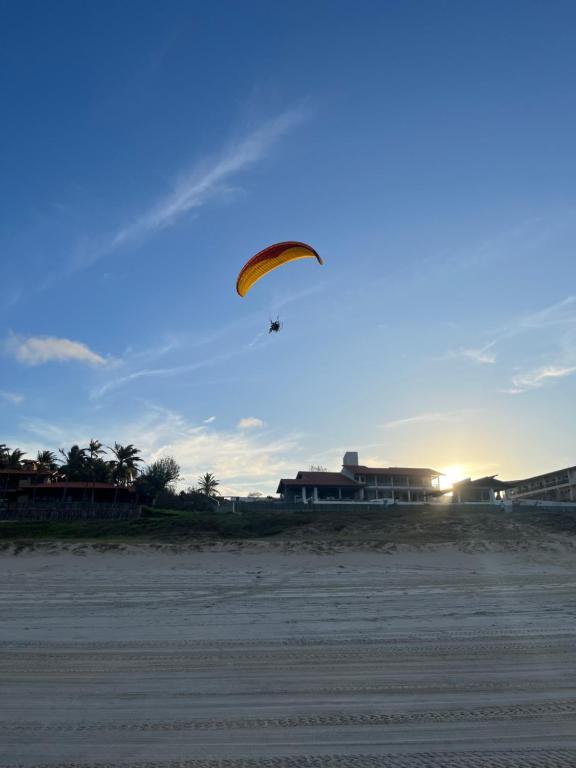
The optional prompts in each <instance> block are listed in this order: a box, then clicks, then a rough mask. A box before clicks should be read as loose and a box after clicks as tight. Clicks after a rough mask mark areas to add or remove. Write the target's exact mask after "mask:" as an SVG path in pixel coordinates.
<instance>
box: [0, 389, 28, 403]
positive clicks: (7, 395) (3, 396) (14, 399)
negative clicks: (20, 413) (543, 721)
mask: <svg viewBox="0 0 576 768" xmlns="http://www.w3.org/2000/svg"><path fill="white" fill-rule="evenodd" d="M0 400H5V401H6V402H7V403H12V405H20V403H23V402H24V395H20V394H18V392H7V391H6V390H5V389H0Z"/></svg>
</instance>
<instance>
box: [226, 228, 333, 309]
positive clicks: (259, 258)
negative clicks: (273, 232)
mask: <svg viewBox="0 0 576 768" xmlns="http://www.w3.org/2000/svg"><path fill="white" fill-rule="evenodd" d="M298 259H317V261H318V263H319V264H324V262H323V261H322V259H321V258H320V255H319V254H318V253H317V252H316V251H315V250H314V248H312V246H310V245H306V243H299V242H297V241H295V240H294V241H293V240H289V241H288V242H285V243H276V245H270V246H268V248H264V250H263V251H260V253H257V254H256V256H253V257H252V258H251V259H250V260H249V261H248V262H246V264H245V265H244V266H243V267H242V269H241V270H240V274H239V275H238V280H237V281H236V290H237V291H238V293H239V294H240V296H246V294H247V293H248V291H249V290H250V288H252V286H253V285H254V283H256V282H257V281H258V280H260V278H261V277H264V275H267V274H268V272H271V271H272V270H273V269H277V268H278V267H281V266H282V265H283V264H288V262H290V261H297V260H298Z"/></svg>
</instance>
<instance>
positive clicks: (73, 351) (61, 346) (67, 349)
mask: <svg viewBox="0 0 576 768" xmlns="http://www.w3.org/2000/svg"><path fill="white" fill-rule="evenodd" d="M5 347H6V349H7V351H8V352H9V353H10V354H12V355H13V357H15V358H16V360H18V362H19V363H24V364H25V365H42V364H43V363H49V362H52V361H57V362H63V361H65V360H76V361H78V362H81V363H87V364H89V365H104V364H105V362H106V361H105V359H104V358H103V357H102V356H101V355H99V354H97V353H96V352H94V351H92V350H91V349H90V348H89V347H87V346H86V344H82V342H80V341H72V340H71V339H58V338H56V337H55V336H29V337H28V338H26V337H24V336H18V335H16V334H11V335H10V336H9V338H8V340H7V341H6V343H5Z"/></svg>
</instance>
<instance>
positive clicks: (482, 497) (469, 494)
mask: <svg viewBox="0 0 576 768" xmlns="http://www.w3.org/2000/svg"><path fill="white" fill-rule="evenodd" d="M513 487H514V482H509V481H506V480H497V479H496V475H489V476H488V477H480V478H479V479H478V480H471V479H470V478H469V477H468V478H466V480H460V481H459V482H457V483H454V485H453V486H452V489H451V492H452V501H453V502H454V503H455V504H464V503H486V504H495V503H497V502H501V501H504V500H505V499H507V498H508V493H509V491H510V489H511V488H513ZM448 492H450V491H448Z"/></svg>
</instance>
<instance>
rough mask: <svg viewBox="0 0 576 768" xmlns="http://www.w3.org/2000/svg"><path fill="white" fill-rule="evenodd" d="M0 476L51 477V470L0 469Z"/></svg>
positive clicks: (52, 472)
mask: <svg viewBox="0 0 576 768" xmlns="http://www.w3.org/2000/svg"><path fill="white" fill-rule="evenodd" d="M0 474H1V475H53V474H54V470H53V469H10V468H2V469H0Z"/></svg>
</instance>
